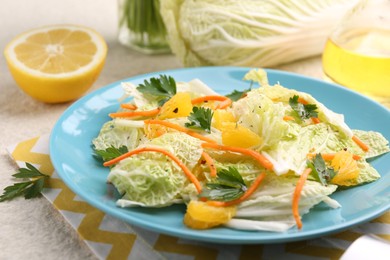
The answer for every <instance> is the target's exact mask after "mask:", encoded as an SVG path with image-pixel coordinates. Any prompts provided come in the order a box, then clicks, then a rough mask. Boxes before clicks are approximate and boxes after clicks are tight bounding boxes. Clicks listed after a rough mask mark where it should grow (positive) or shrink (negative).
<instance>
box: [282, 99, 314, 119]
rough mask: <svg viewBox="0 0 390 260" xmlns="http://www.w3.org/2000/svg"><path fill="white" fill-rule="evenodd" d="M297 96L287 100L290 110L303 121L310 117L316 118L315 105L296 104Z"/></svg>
mask: <svg viewBox="0 0 390 260" xmlns="http://www.w3.org/2000/svg"><path fill="white" fill-rule="evenodd" d="M298 99H299V96H298V95H294V96H293V97H292V98H290V100H289V104H290V106H291V108H292V109H293V110H294V111H295V112H296V113H297V114H298V116H299V117H300V118H301V119H302V120H304V119H309V118H311V117H318V112H317V111H316V110H317V105H315V104H305V105H304V104H301V103H299V102H298Z"/></svg>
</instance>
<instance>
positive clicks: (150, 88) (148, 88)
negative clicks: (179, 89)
mask: <svg viewBox="0 0 390 260" xmlns="http://www.w3.org/2000/svg"><path fill="white" fill-rule="evenodd" d="M137 90H138V91H139V92H141V93H144V94H149V95H152V96H155V97H157V98H159V101H160V105H162V104H164V103H165V102H166V101H167V100H168V99H170V98H171V97H173V96H174V95H175V94H176V81H175V80H174V79H173V78H172V77H171V76H166V75H160V78H150V79H149V81H148V80H144V84H140V85H139V86H138V87H137Z"/></svg>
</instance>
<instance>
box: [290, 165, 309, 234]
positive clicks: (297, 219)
mask: <svg viewBox="0 0 390 260" xmlns="http://www.w3.org/2000/svg"><path fill="white" fill-rule="evenodd" d="M311 171H312V170H311V168H307V169H306V170H304V171H303V173H302V174H301V177H300V178H299V180H298V183H297V186H296V187H295V190H294V194H293V202H292V211H293V216H294V219H295V222H296V223H297V227H298V229H301V228H302V221H301V216H300V215H299V200H300V199H301V194H302V190H303V185H305V182H306V179H307V177H308V176H309V174H310V172H311Z"/></svg>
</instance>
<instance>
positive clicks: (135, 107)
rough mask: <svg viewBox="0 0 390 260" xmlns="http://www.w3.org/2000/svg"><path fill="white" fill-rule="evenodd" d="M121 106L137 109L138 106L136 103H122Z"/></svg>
mask: <svg viewBox="0 0 390 260" xmlns="http://www.w3.org/2000/svg"><path fill="white" fill-rule="evenodd" d="M121 108H125V109H130V110H136V109H137V108H138V107H137V106H136V105H134V104H121Z"/></svg>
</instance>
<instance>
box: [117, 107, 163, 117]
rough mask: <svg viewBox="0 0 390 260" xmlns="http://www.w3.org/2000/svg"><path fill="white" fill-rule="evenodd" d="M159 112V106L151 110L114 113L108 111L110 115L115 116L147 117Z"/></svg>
mask: <svg viewBox="0 0 390 260" xmlns="http://www.w3.org/2000/svg"><path fill="white" fill-rule="evenodd" d="M159 112H160V108H155V109H152V110H147V111H131V112H116V113H110V117H112V118H117V117H140V116H141V117H145V116H146V117H149V116H156V115H157V114H158V113H159Z"/></svg>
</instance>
